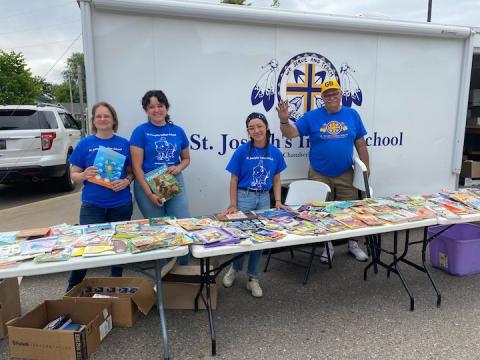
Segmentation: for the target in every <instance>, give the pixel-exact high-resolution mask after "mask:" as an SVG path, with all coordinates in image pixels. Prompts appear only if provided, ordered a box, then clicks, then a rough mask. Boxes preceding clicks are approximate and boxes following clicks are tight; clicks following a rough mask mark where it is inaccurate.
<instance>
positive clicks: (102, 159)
mask: <svg viewBox="0 0 480 360" xmlns="http://www.w3.org/2000/svg"><path fill="white" fill-rule="evenodd" d="M126 158H127V157H126V156H125V155H122V154H120V153H118V152H116V151H115V150H112V149H109V148H106V147H105V146H99V147H98V151H97V155H96V156H95V160H94V161H93V166H95V167H96V168H97V170H98V174H97V175H96V176H95V177H91V178H89V179H88V181H90V182H92V183H95V184H97V185H100V186H105V187H107V188H109V189H111V188H112V186H113V185H112V182H113V181H115V180H120V177H121V176H122V170H123V167H124V166H125V160H126Z"/></svg>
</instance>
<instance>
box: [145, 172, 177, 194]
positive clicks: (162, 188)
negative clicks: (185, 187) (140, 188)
mask: <svg viewBox="0 0 480 360" xmlns="http://www.w3.org/2000/svg"><path fill="white" fill-rule="evenodd" d="M167 169H168V167H167V166H166V165H162V166H160V167H159V168H156V169H155V170H152V171H150V172H148V173H146V174H145V181H146V182H147V184H148V186H149V187H150V189H151V190H152V192H153V193H154V194H155V195H157V196H158V197H159V198H160V199H163V200H164V201H168V200H170V199H171V198H173V197H174V196H175V195H177V194H178V193H180V192H181V191H182V187H181V186H180V184H179V183H178V181H177V178H176V177H175V176H174V175H172V174H170V173H167Z"/></svg>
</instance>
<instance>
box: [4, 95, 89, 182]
mask: <svg viewBox="0 0 480 360" xmlns="http://www.w3.org/2000/svg"><path fill="white" fill-rule="evenodd" d="M80 137H81V132H80V129H79V127H78V125H77V123H76V122H75V120H74V119H73V117H72V116H71V115H70V114H69V113H68V112H67V111H66V110H65V109H64V108H63V107H60V106H55V105H51V104H46V105H38V106H34V105H2V106H0V184H6V183H17V182H21V181H24V180H29V181H33V182H36V181H39V180H40V179H47V178H48V179H54V180H56V181H58V182H60V185H61V187H62V189H63V190H72V189H73V188H74V183H73V181H72V179H71V178H70V164H69V163H68V157H69V156H70V154H71V153H72V151H73V149H74V148H75V146H76V145H77V143H78V141H79V140H80Z"/></svg>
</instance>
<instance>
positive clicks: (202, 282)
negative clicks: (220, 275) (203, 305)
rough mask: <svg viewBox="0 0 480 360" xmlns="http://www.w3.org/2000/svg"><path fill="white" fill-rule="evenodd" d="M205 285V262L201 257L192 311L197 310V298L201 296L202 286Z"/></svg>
mask: <svg viewBox="0 0 480 360" xmlns="http://www.w3.org/2000/svg"><path fill="white" fill-rule="evenodd" d="M204 285H205V262H204V260H203V258H201V259H200V288H199V289H198V292H197V295H196V296H195V306H194V311H198V300H199V298H200V296H202V291H203V287H204Z"/></svg>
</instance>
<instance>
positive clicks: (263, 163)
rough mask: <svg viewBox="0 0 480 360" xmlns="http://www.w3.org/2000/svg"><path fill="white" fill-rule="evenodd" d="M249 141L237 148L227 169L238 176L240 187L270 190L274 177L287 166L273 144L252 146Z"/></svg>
mask: <svg viewBox="0 0 480 360" xmlns="http://www.w3.org/2000/svg"><path fill="white" fill-rule="evenodd" d="M250 144H251V142H250V141H249V142H248V143H246V144H242V145H240V147H239V148H238V149H237V150H235V152H234V153H233V155H232V158H231V159H230V161H229V162H228V165H227V168H226V169H227V171H229V172H230V173H232V174H233V175H236V176H238V185H237V186H238V187H239V188H244V189H253V190H270V189H271V188H272V185H273V177H274V176H275V175H277V174H278V173H280V172H282V171H283V170H285V169H286V168H287V164H286V163H285V160H284V158H283V155H282V153H281V151H280V150H278V149H277V148H276V147H275V146H273V145H272V144H268V147H267V148H257V147H255V146H253V145H252V146H250Z"/></svg>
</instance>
